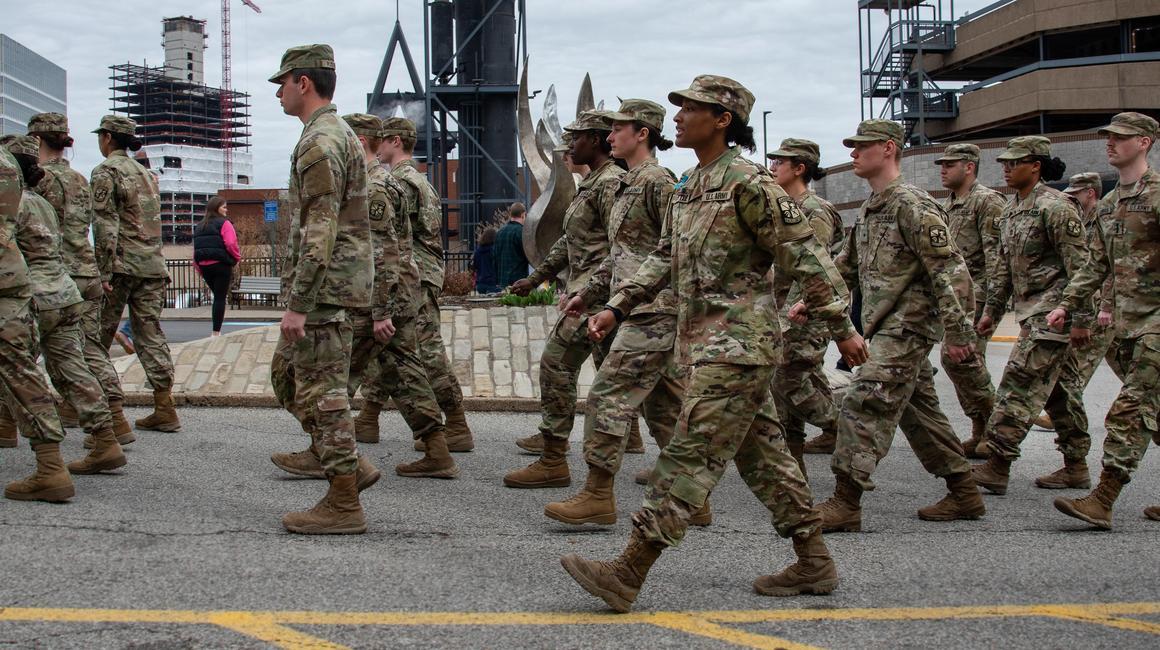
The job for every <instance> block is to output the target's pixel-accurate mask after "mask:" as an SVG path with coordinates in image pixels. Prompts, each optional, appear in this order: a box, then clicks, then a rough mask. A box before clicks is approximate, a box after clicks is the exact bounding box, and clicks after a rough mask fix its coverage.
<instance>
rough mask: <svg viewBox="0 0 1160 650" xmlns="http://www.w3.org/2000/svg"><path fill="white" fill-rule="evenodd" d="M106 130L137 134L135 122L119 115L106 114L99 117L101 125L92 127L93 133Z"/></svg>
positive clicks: (123, 133)
mask: <svg viewBox="0 0 1160 650" xmlns="http://www.w3.org/2000/svg"><path fill="white" fill-rule="evenodd" d="M101 131H108V132H109V133H120V134H122V135H137V123H136V122H134V121H133V120H132V119H130V118H128V117H123V116H121V115H106V116H104V117H102V118H101V125H100V126H98V127H97V128H96V129H93V133H100V132H101Z"/></svg>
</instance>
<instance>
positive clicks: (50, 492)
mask: <svg viewBox="0 0 1160 650" xmlns="http://www.w3.org/2000/svg"><path fill="white" fill-rule="evenodd" d="M32 450H33V451H35V452H36V472H35V473H34V474H33V475H32V476H29V477H28V478H24V479H21V480H19V481H13V482H11V483H9V484H8V485H7V486H5V488H4V496H5V497H6V498H9V499H15V500H17V501H48V502H50V503H60V502H62V501H68V500H69V499H71V498H72V497H73V495H75V494H76V489H75V488H74V487H73V482H72V477H71V476H69V474H68V471H67V470H66V469H65V468H64V459H62V458H61V457H60V443H56V442H33V443H32Z"/></svg>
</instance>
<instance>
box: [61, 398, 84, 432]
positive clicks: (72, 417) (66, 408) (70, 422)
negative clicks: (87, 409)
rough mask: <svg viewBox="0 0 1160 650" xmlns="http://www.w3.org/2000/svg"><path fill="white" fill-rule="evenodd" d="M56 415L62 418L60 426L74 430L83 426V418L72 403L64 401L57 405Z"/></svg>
mask: <svg viewBox="0 0 1160 650" xmlns="http://www.w3.org/2000/svg"><path fill="white" fill-rule="evenodd" d="M56 415H57V417H58V418H60V426H62V427H65V428H67V429H73V428H76V427H79V426H80V425H81V416H80V414H79V413H77V410H76V409H75V408H73V405H72V403H70V402H69V401H68V400H64V399H62V400H61V401H59V402H57V403H56Z"/></svg>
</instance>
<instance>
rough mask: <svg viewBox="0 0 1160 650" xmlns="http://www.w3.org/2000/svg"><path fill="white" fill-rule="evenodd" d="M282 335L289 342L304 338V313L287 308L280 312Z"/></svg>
mask: <svg viewBox="0 0 1160 650" xmlns="http://www.w3.org/2000/svg"><path fill="white" fill-rule="evenodd" d="M281 330H282V337H283V338H285V339H286V340H287V341H289V342H291V343H296V342H298V341H301V340H302V339H304V338H306V314H302V313H299V312H296V311H291V310H289V309H287V310H286V311H285V312H284V313H283V314H282V325H281Z"/></svg>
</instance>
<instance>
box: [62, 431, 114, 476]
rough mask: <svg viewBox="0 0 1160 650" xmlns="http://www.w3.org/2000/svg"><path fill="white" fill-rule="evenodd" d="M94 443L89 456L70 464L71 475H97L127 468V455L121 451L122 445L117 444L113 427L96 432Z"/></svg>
mask: <svg viewBox="0 0 1160 650" xmlns="http://www.w3.org/2000/svg"><path fill="white" fill-rule="evenodd" d="M93 443H94V444H93V450H92V451H90V452H89V453H88V455H87V456H85V457H84V458H82V459H80V460H77V461H73V462H71V463H69V464H68V471H69V473H71V474H96V473H98V472H107V471H109V470H111V469H117V468H118V467H124V466H125V463H126V462H127V461H126V460H125V453H124V452H123V451H121V445H119V444H117V436H115V435H113V428H112V427H108V428H105V429H101V430H100V431H96V432H94V433H93Z"/></svg>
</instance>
